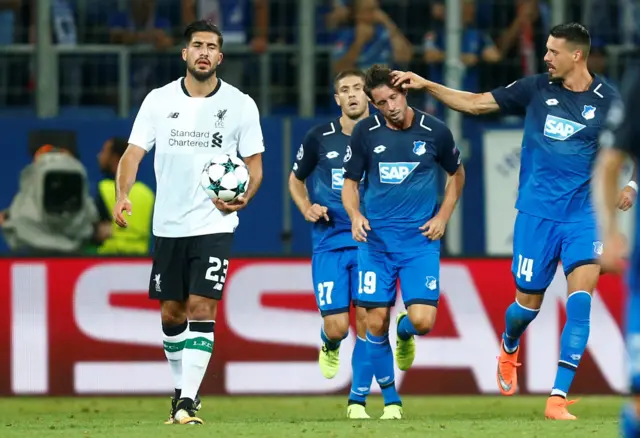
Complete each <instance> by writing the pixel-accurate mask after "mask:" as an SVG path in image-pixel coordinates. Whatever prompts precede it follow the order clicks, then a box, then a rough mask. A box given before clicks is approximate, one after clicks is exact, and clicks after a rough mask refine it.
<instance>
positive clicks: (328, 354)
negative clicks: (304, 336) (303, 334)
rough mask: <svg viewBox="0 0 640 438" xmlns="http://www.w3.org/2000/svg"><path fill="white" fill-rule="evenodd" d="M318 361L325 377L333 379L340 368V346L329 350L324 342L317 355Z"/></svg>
mask: <svg viewBox="0 0 640 438" xmlns="http://www.w3.org/2000/svg"><path fill="white" fill-rule="evenodd" d="M318 362H319V363H320V371H321V372H322V375H323V376H324V377H325V378H327V379H333V378H334V377H335V376H336V374H337V373H338V369H339V368H340V347H338V348H336V349H335V350H329V349H328V348H327V346H326V345H325V344H323V345H322V348H321V349H320V356H319V357H318Z"/></svg>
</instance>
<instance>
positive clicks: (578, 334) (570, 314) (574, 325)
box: [551, 291, 591, 397]
mask: <svg viewBox="0 0 640 438" xmlns="http://www.w3.org/2000/svg"><path fill="white" fill-rule="evenodd" d="M590 314H591V295H590V294H589V293H588V292H586V291H577V292H574V293H572V294H571V295H570V296H569V298H568V299H567V322H566V323H565V326H564V329H563V330H562V335H561V337H560V360H559V362H558V372H557V374H556V380H555V383H554V385H553V389H552V391H551V395H552V396H553V395H557V396H561V397H566V395H567V393H568V392H569V388H570V387H571V383H572V382H573V378H574V376H575V374H576V370H577V369H578V364H579V363H580V359H582V356H583V354H584V350H585V349H586V348H587V341H588V340H589V330H590V321H589V320H590Z"/></svg>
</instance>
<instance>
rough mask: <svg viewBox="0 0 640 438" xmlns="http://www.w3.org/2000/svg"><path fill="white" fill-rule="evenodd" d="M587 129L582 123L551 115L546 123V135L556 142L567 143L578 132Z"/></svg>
mask: <svg viewBox="0 0 640 438" xmlns="http://www.w3.org/2000/svg"><path fill="white" fill-rule="evenodd" d="M585 127H586V126H585V125H582V124H580V123H576V122H572V121H571V120H567V119H563V118H562V117H556V116H552V115H550V114H549V115H548V116H547V120H546V121H545V123H544V135H545V137H549V138H552V139H554V140H560V141H565V140H566V139H568V138H569V137H571V136H572V135H574V134H575V133H576V132H580V131H582V130H583V129H584V128H585Z"/></svg>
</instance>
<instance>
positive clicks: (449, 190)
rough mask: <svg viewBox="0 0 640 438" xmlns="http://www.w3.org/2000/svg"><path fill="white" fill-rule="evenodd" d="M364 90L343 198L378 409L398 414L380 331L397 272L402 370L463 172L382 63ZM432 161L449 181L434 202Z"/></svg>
mask: <svg viewBox="0 0 640 438" xmlns="http://www.w3.org/2000/svg"><path fill="white" fill-rule="evenodd" d="M365 92H366V93H367V96H368V97H369V100H370V101H371V102H372V103H373V105H374V106H375V107H376V108H377V109H378V110H379V111H380V112H379V113H377V114H375V115H372V116H369V117H367V118H366V119H364V120H362V121H360V122H358V124H357V125H356V127H355V128H354V130H353V134H352V137H351V142H350V143H349V150H348V152H347V154H346V155H345V157H344V161H345V173H344V187H343V190H342V202H343V204H344V207H345V209H346V211H347V213H348V214H349V217H350V219H351V226H352V234H353V238H354V240H356V241H358V242H361V244H360V246H359V249H358V269H359V279H360V287H359V291H358V305H359V306H361V307H365V308H367V342H366V345H367V350H368V353H369V359H370V360H371V364H372V365H373V371H374V375H375V377H376V381H377V382H378V384H379V385H380V388H381V389H382V396H383V398H384V404H385V407H384V411H383V414H382V417H380V418H381V419H400V418H402V416H403V411H402V401H401V399H400V396H399V395H398V392H397V390H396V387H395V376H394V366H393V353H392V350H391V345H390V344H389V334H388V332H389V322H390V321H389V319H390V308H391V307H392V306H393V305H394V304H395V300H396V284H397V280H398V279H399V280H400V284H401V287H402V298H403V301H404V305H405V307H406V308H407V311H406V312H401V313H400V314H399V315H398V317H397V318H396V330H397V341H396V351H395V357H396V362H397V363H398V368H400V369H401V370H407V369H409V367H410V366H411V364H412V363H413V360H414V358H415V340H414V336H416V335H423V334H426V333H428V332H429V331H430V330H431V329H432V328H433V325H434V323H435V319H436V312H437V306H438V300H439V297H440V241H439V239H440V238H441V237H442V235H443V234H444V231H445V227H446V224H447V222H448V221H449V218H450V217H451V214H452V212H453V210H454V208H455V205H456V203H457V201H458V199H459V197H460V194H461V193H462V188H463V186H464V179H465V174H464V167H463V166H462V164H461V162H460V153H459V151H458V149H457V148H456V146H455V143H454V140H453V135H452V134H451V131H450V130H449V129H448V128H447V127H446V126H445V125H444V123H442V122H441V121H440V120H438V119H436V118H435V117H432V116H430V115H428V114H425V113H423V112H420V111H418V110H416V109H414V108H411V107H409V106H408V104H407V98H406V92H405V91H403V90H401V89H399V88H396V87H394V86H393V85H392V76H391V70H390V69H388V68H386V67H384V66H380V65H374V66H372V67H371V68H370V69H369V70H368V71H367V73H366V79H365ZM440 168H442V169H444V171H445V172H446V173H447V183H446V189H445V195H444V199H443V201H442V205H440V206H438V176H439V171H440ZM363 176H364V181H363V182H362V183H361V180H362V178H363ZM361 185H364V195H363V198H364V199H363V203H362V209H361V202H360V198H361V192H360V186H361Z"/></svg>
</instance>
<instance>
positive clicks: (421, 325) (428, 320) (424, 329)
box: [408, 304, 437, 335]
mask: <svg viewBox="0 0 640 438" xmlns="http://www.w3.org/2000/svg"><path fill="white" fill-rule="evenodd" d="M436 313H437V312H436V308H435V307H433V306H427V305H422V304H414V305H412V306H410V307H409V315H408V316H409V321H411V325H413V327H414V328H415V329H416V331H417V332H418V333H419V334H421V335H424V334H427V333H429V332H430V331H431V330H432V329H433V326H434V325H435V324H436Z"/></svg>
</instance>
